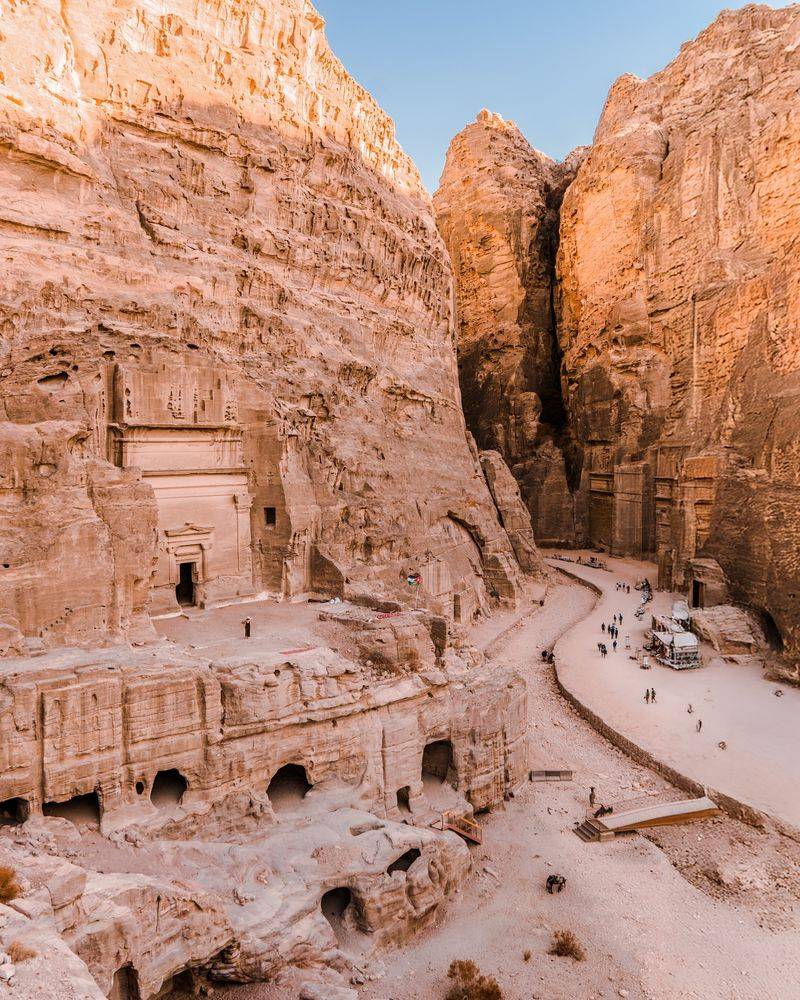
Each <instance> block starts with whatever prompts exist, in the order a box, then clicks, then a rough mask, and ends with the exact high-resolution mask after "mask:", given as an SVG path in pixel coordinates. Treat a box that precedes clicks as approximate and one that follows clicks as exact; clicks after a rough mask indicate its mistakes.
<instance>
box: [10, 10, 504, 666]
mask: <svg viewBox="0 0 800 1000" xmlns="http://www.w3.org/2000/svg"><path fill="white" fill-rule="evenodd" d="M169 7H170V12H169V13H160V12H159V10H158V9H156V8H153V7H152V6H150V5H146V4H139V3H134V2H126V3H119V4H92V3H89V2H88V0H62V2H59V0H42V2H39V3H36V4H15V5H12V6H11V8H10V9H9V10H7V11H6V14H5V16H4V19H3V34H2V39H0V51H1V52H2V66H3V74H2V79H1V80H0V92H1V93H2V95H3V98H4V100H3V105H2V115H0V142H1V143H2V149H1V150H0V190H2V194H3V197H2V207H0V249H1V252H2V255H3V268H4V275H3V282H2V286H1V287H0V331H1V335H2V343H1V344H0V347H1V349H2V361H0V442H1V443H0V447H1V448H2V453H3V457H4V461H3V466H2V482H0V510H1V511H2V517H1V518H0V549H2V551H0V563H2V569H0V619H1V620H2V621H3V623H4V624H3V627H2V629H0V633H1V634H0V639H2V644H3V646H4V647H5V648H6V649H14V648H16V649H17V650H18V651H23V652H24V651H25V649H26V648H31V645H32V644H33V645H35V644H36V643H42V642H43V643H45V644H46V645H47V644H50V645H52V644H57V643H59V642H85V643H88V644H91V643H96V642H97V641H99V640H100V639H102V638H103V637H104V636H107V635H112V636H113V635H128V636H130V637H134V638H135V637H141V636H144V635H146V633H147V629H148V622H147V615H146V614H145V611H146V610H147V609H148V607H149V609H150V610H151V611H153V612H168V611H173V610H177V609H178V607H179V606H180V604H181V603H188V604H209V603H213V602H215V601H221V600H228V599H233V598H239V597H242V596H247V595H248V594H253V593H258V592H262V591H267V592H270V593H276V594H283V595H284V596H287V597H295V596H300V595H304V594H309V593H315V592H321V593H324V594H327V595H331V594H349V595H357V594H359V593H364V592H370V593H373V594H375V593H378V594H382V595H389V596H401V595H403V594H405V593H407V592H408V587H407V585H406V584H405V583H404V580H405V575H406V573H407V572H409V571H410V570H412V569H413V570H415V571H419V572H420V573H421V575H422V577H423V582H424V583H425V585H426V586H425V593H426V594H428V595H429V601H430V603H431V604H432V605H435V606H436V607H437V608H438V609H439V610H445V611H446V610H447V609H448V607H451V606H452V603H453V600H454V596H453V595H456V594H459V595H461V597H462V598H463V600H461V604H462V606H463V605H464V604H465V603H466V604H467V605H468V606H469V607H486V606H487V604H488V602H489V601H490V600H491V599H492V595H494V597H495V598H498V597H499V598H509V599H511V598H513V596H514V595H515V594H516V592H517V590H518V588H519V585H520V577H519V573H518V568H517V566H516V562H515V560H514V556H513V552H512V548H511V545H510V543H509V540H508V537H507V536H506V534H505V532H504V531H503V529H502V528H501V526H500V525H499V523H498V520H497V516H496V511H495V507H494V504H493V501H492V498H491V495H490V494H489V491H488V489H487V487H486V484H485V481H484V479H483V476H482V474H481V470H480V466H479V463H478V458H477V452H476V451H475V449H474V448H472V447H471V446H470V444H469V443H468V440H467V436H466V433H465V427H464V420H463V416H462V412H461V405H460V396H459V389H458V382H457V373H456V364H455V357H454V351H453V339H454V338H453V316H452V312H451V304H450V303H451V272H450V267H449V263H448V259H447V254H446V251H445V248H444V246H443V244H442V241H441V239H440V237H439V234H438V232H437V230H436V226H435V223H434V220H433V215H432V211H431V205H430V199H429V197H428V195H427V193H426V192H425V191H424V189H423V187H422V185H421V183H420V180H419V177H418V174H417V171H416V169H415V167H414V166H413V164H412V163H411V162H410V160H409V159H408V158H407V157H406V156H405V155H404V153H403V152H402V150H401V149H400V147H399V146H398V145H397V143H396V141H395V137H394V127H393V124H392V122H391V121H390V119H389V118H388V117H387V116H386V115H385V114H384V113H383V112H382V111H381V110H380V109H379V108H378V107H377V105H376V104H375V103H374V101H373V100H372V98H371V97H370V96H369V95H368V94H367V93H366V92H365V91H364V90H363V89H362V88H360V87H359V86H358V85H357V84H356V83H354V81H353V80H352V79H351V78H350V77H349V76H348V75H347V73H346V72H345V71H344V69H343V67H342V66H341V64H340V63H339V61H338V60H337V59H336V58H335V57H334V56H333V54H332V53H331V51H330V49H329V48H328V45H327V42H326V41H325V37H324V33H323V21H322V19H321V18H320V17H319V16H318V15H317V13H316V12H315V11H314V9H313V8H312V7H311V5H310V4H309V3H307V2H305V0H246V2H242V3H237V4H231V3H226V2H221V0H207V2H206V0H204V2H200V3H195V2H189V0H178V2H176V3H173V4H170V5H169ZM33 38H35V39H36V40H37V43H36V45H33V44H31V41H30V40H31V39H33ZM445 456H446V461H443V460H442V459H443V457H445ZM431 468H436V470H437V473H436V476H435V477H434V478H431V477H429V476H427V475H422V474H421V471H420V470H427V469H431ZM26 643H27V645H26Z"/></svg>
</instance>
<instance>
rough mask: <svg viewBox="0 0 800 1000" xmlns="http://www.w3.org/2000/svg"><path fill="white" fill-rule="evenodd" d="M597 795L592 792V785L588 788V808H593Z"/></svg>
mask: <svg viewBox="0 0 800 1000" xmlns="http://www.w3.org/2000/svg"><path fill="white" fill-rule="evenodd" d="M596 798H597V796H596V795H595V794H594V785H592V786H591V787H590V788H589V808H590V809H594V803H595V799H596Z"/></svg>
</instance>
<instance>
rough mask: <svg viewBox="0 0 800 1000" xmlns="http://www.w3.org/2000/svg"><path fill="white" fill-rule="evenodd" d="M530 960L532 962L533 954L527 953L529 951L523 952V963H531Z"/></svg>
mask: <svg viewBox="0 0 800 1000" xmlns="http://www.w3.org/2000/svg"><path fill="white" fill-rule="evenodd" d="M530 960H531V953H530V952H529V951H527V950H526V951H523V953H522V961H523V962H530Z"/></svg>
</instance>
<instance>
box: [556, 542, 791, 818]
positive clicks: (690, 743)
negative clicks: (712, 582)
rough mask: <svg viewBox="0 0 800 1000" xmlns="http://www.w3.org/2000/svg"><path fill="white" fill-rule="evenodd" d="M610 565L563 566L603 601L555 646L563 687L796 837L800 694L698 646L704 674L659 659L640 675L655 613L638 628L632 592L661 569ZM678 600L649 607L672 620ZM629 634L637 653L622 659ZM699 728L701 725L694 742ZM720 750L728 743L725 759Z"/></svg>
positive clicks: (659, 598) (641, 742)
mask: <svg viewBox="0 0 800 1000" xmlns="http://www.w3.org/2000/svg"><path fill="white" fill-rule="evenodd" d="M570 555H571V556H572V555H573V554H572V553H570ZM550 562H551V564H552V565H554V566H559V563H558V562H555V561H553V560H551V561H550ZM604 562H605V564H606V565H607V566H608V571H603V570H598V569H590V568H588V567H584V566H578V565H575V564H563V563H562V564H561V565H562V566H563V568H564V569H567V570H568V571H569V572H570V573H572V574H574V575H575V576H577V577H580V578H581V579H584V580H587V581H590V582H591V583H592V584H593V585H594V586H596V587H599V588H601V590H602V591H603V596H602V598H601V599H600V600H599V601H598V603H597V605H596V606H595V608H594V610H593V611H592V612H591V614H589V616H588V617H587V618H586V619H585V620H584V621H583V622H582V624H581V625H580V626H578V627H576V628H573V629H571V630H570V631H569V632H567V633H566V634H565V635H564V636H563V638H562V639H560V640H559V642H558V644H557V646H556V649H555V653H556V665H557V669H558V676H559V679H560V680H561V683H562V684H563V685H564V686H565V688H567V690H569V691H570V692H571V693H572V694H574V695H575V697H576V698H577V699H578V700H579V701H580V702H581V704H583V705H586V706H587V707H588V708H590V709H592V711H594V712H596V713H597V715H599V716H600V717H601V718H602V719H603V720H604V721H605V722H607V723H608V724H609V725H610V726H612V727H613V728H614V729H615V730H617V732H619V733H622V734H623V735H624V736H627V737H628V738H629V739H630V740H632V741H633V742H634V743H636V744H637V745H638V746H640V747H643V748H644V749H645V750H648V751H649V752H650V753H652V755H653V756H654V757H655V758H656V759H657V760H659V761H663V762H665V763H667V764H669V765H670V766H672V767H674V768H675V769H676V770H677V771H679V772H680V773H681V774H684V775H687V776H688V777H690V778H693V779H694V780H696V781H698V782H699V783H700V784H702V785H706V786H708V787H709V788H710V789H717V790H719V791H721V792H723V793H725V794H726V795H729V796H731V797H732V798H734V799H736V800H737V801H740V802H744V803H746V804H747V805H751V806H753V807H755V808H756V809H757V810H759V811H763V812H765V813H767V814H769V815H770V816H774V817H776V818H777V819H778V820H780V821H782V822H783V823H786V824H788V825H789V826H791V827H794V828H795V829H796V830H797V831H800V727H798V719H800V689H798V688H792V687H789V686H787V685H785V684H776V683H769V682H767V681H765V680H764V677H763V669H762V668H761V667H760V666H759V665H758V664H757V663H756V662H753V663H752V664H744V663H738V664H731V663H726V662H725V661H724V660H723V658H722V657H720V656H719V654H717V653H715V652H714V650H713V649H712V648H711V647H710V646H706V645H703V646H702V655H703V660H704V666H703V667H701V668H699V669H696V670H673V669H672V668H671V667H666V666H662V665H660V664H659V663H657V662H656V661H655V659H654V658H651V662H652V664H653V667H652V669H651V670H649V671H643V670H641V669H639V666H638V663H636V662H634V661H633V660H631V659H630V656H629V652H633V650H635V648H636V647H637V646H638V647H641V646H642V644H643V641H644V633H645V630H646V629H647V628H648V627H649V626H650V620H651V613H650V612H649V611H648V612H647V613H646V614H645V616H644V618H643V620H642V622H638V621H637V620H636V619H635V618H634V616H633V612H634V611H635V609H636V608H637V607H638V605H639V603H640V595H639V593H638V592H636V591H635V590H634V589H633V584H634V583H635V581H636V580H637V579H639V578H641V577H642V576H645V575H646V576H648V577H649V578H650V580H651V581H654V580H655V567H654V566H653V565H652V564H651V563H640V562H636V561H634V560H629V559H611V558H606V557H604ZM618 580H624V581H626V582H627V583H628V584H630V585H631V593H630V594H627V593H624V594H623V593H621V592H620V591H617V590H616V582H617V581H618ZM679 598H680V595H678V594H666V593H655V595H654V600H653V603H652V605H649V606H648V607H654V608H655V611H656V612H657V613H669V612H670V610H671V608H672V602H673V601H674V600H678V599H679ZM619 612H621V613H622V615H623V624H622V627H621V629H620V639H621V641H620V643H619V647H618V649H617V651H616V653H614V652H612V651H611V642H610V641H609V640H608V637H607V636H606V635H604V634H603V633H602V632H601V628H600V626H601V622H605V623H610V622H611V621H612V616H613V615H614V614H617V613H619ZM628 634H629V635H630V637H631V646H632V650H631V651H628V650H626V649H625V643H624V637H625V635H628ZM601 640H603V641H605V642H606V644H607V646H608V648H609V654H608V656H606V657H605V658H601V656H600V653H599V652H598V649H597V643H598V642H599V641H601ZM646 687H653V688H655V690H656V703H655V704H654V705H647V704H645V701H644V691H645V688H646ZM776 690H780V691H781V692H782V696H781V697H779V698H776V697H775V691H776ZM689 705H691V706H692V708H693V711H692V713H689V712H688V707H689ZM699 719H701V720H702V723H703V725H702V729H701V731H700V732H699V733H698V732H697V731H696V725H697V721H698V720H699ZM720 742H724V743H725V747H724V749H723V748H721V747H720V746H719V743H720ZM712 794H713V793H712ZM798 836H799V837H800V833H799V834H798Z"/></svg>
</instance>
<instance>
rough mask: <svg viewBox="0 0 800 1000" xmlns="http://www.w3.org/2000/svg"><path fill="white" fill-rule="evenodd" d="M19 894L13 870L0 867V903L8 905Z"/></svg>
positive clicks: (5, 866) (4, 866)
mask: <svg viewBox="0 0 800 1000" xmlns="http://www.w3.org/2000/svg"><path fill="white" fill-rule="evenodd" d="M21 892H22V889H20V887H19V882H17V873H16V872H15V871H14V869H13V868H9V867H8V865H0V903H10V902H11V900H12V899H16V898H17V896H19V894H20V893H21Z"/></svg>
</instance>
